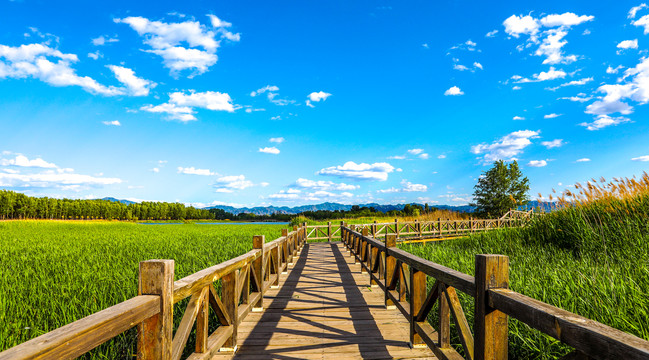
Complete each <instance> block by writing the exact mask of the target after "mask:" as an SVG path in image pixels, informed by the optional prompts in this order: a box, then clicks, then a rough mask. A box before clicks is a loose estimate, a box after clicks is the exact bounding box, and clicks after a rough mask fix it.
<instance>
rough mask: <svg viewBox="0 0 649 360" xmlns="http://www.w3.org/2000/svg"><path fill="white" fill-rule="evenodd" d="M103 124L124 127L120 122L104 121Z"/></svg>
mask: <svg viewBox="0 0 649 360" xmlns="http://www.w3.org/2000/svg"><path fill="white" fill-rule="evenodd" d="M101 123H102V124H104V125H109V126H122V124H121V123H120V122H119V121H118V120H113V121H102V122H101Z"/></svg>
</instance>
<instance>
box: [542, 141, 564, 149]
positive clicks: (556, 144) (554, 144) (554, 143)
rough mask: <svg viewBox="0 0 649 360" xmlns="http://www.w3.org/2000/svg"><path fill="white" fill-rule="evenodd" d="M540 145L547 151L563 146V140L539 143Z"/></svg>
mask: <svg viewBox="0 0 649 360" xmlns="http://www.w3.org/2000/svg"><path fill="white" fill-rule="evenodd" d="M541 145H543V146H545V147H546V148H548V149H552V148H558V147H562V146H563V145H565V143H564V142H563V139H554V140H552V141H541Z"/></svg>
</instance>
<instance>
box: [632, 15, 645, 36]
mask: <svg viewBox="0 0 649 360" xmlns="http://www.w3.org/2000/svg"><path fill="white" fill-rule="evenodd" d="M633 25H635V26H638V27H642V28H644V34H645V35H647V34H649V15H645V16H643V17H641V18H640V19H638V20H636V21H634V22H633Z"/></svg>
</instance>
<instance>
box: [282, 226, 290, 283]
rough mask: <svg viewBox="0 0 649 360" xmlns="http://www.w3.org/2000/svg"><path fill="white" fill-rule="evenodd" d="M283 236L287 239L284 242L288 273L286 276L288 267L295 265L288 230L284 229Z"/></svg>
mask: <svg viewBox="0 0 649 360" xmlns="http://www.w3.org/2000/svg"><path fill="white" fill-rule="evenodd" d="M282 236H284V237H285V238H286V240H285V242H284V258H285V259H286V271H285V272H284V273H285V274H286V273H287V272H288V266H289V265H293V250H291V248H292V242H291V239H290V237H289V235H288V229H282Z"/></svg>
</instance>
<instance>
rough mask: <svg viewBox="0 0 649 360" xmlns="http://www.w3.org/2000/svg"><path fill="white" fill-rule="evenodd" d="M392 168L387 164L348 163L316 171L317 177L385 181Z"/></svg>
mask: <svg viewBox="0 0 649 360" xmlns="http://www.w3.org/2000/svg"><path fill="white" fill-rule="evenodd" d="M393 171H394V167H393V166H392V165H390V164H388V163H384V162H381V163H374V164H366V163H360V164H357V163H355V162H353V161H348V162H346V163H345V164H343V165H338V166H331V167H328V168H324V169H321V170H320V171H318V175H331V176H337V177H342V178H348V179H358V180H378V181H385V180H387V179H388V174H389V173H391V172H393Z"/></svg>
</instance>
